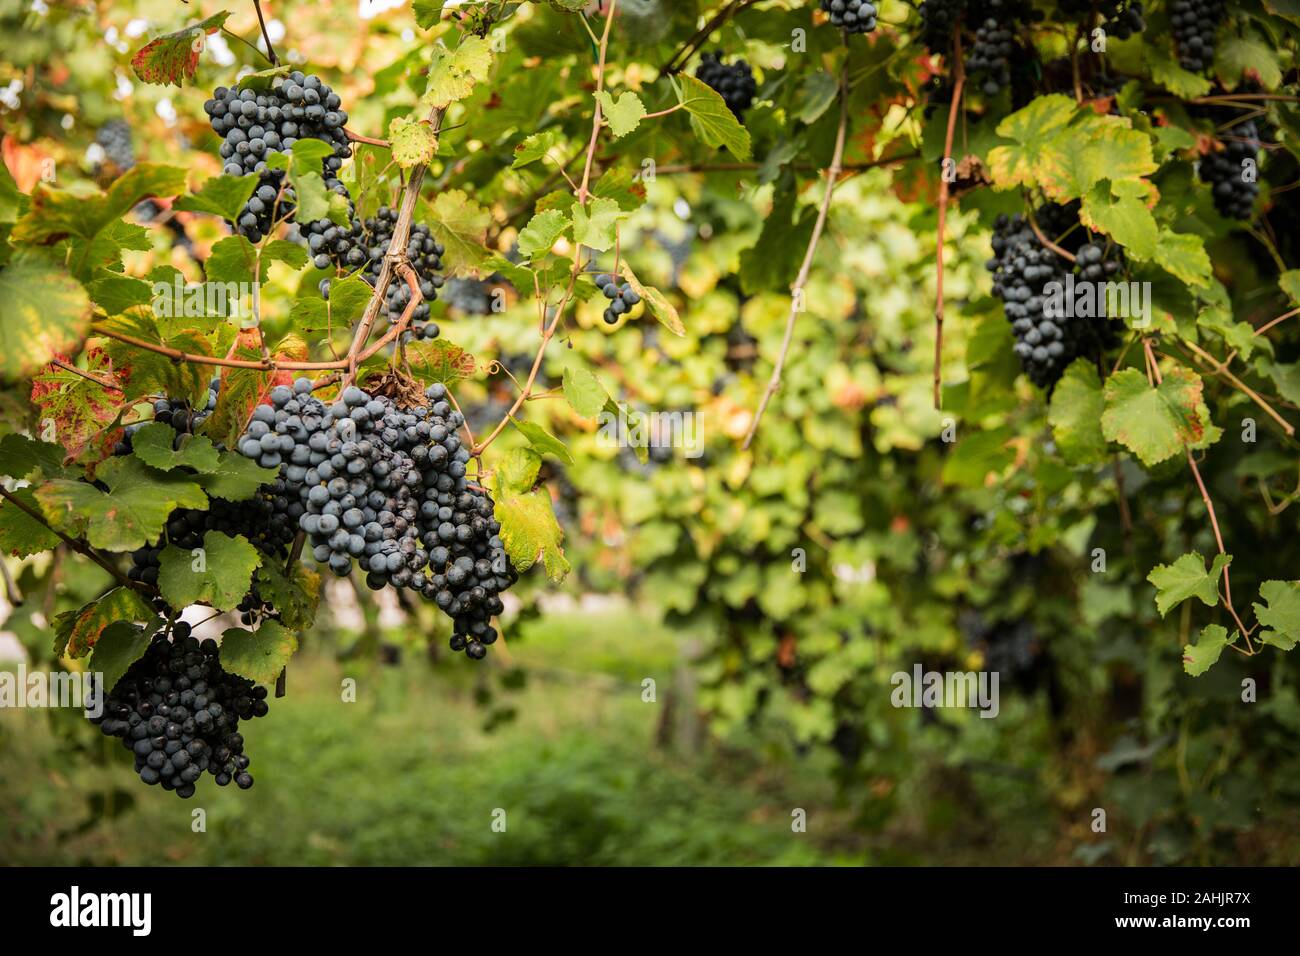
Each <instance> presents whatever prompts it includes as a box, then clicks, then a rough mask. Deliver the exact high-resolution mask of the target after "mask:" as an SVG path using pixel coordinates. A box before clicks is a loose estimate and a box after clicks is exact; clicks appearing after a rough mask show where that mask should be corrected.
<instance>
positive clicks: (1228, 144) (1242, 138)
mask: <svg viewBox="0 0 1300 956" xmlns="http://www.w3.org/2000/svg"><path fill="white" fill-rule="evenodd" d="M1260 146H1261V143H1260V133H1259V127H1258V126H1256V125H1255V122H1254V120H1247V121H1246V122H1244V123H1238V124H1236V125H1235V126H1233V127H1232V128H1231V129H1230V130H1229V132H1228V133H1227V135H1226V136H1225V138H1224V142H1223V149H1222V150H1221V151H1218V152H1213V153H1207V154H1206V155H1204V156H1202V157H1201V161H1200V164H1199V166H1198V170H1197V172H1198V175H1199V176H1200V178H1201V181H1202V182H1204V183H1207V184H1208V185H1209V187H1210V191H1211V194H1212V195H1213V196H1214V208H1215V209H1217V210H1219V215H1221V216H1226V217H1227V218H1229V219H1249V218H1250V217H1251V216H1252V215H1253V214H1254V211H1255V198H1256V197H1257V196H1258V195H1259V183H1258V182H1257V181H1256V176H1254V175H1252V176H1250V177H1249V178H1248V177H1247V176H1246V170H1247V169H1248V168H1249V169H1252V170H1254V169H1255V168H1256V166H1257V164H1258V163H1259V153H1260Z"/></svg>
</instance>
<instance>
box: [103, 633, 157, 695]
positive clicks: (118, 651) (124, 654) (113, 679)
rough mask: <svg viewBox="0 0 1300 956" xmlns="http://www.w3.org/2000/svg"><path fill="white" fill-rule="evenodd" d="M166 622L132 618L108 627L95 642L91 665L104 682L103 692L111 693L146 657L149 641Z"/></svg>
mask: <svg viewBox="0 0 1300 956" xmlns="http://www.w3.org/2000/svg"><path fill="white" fill-rule="evenodd" d="M162 624H163V622H162V620H161V619H159V618H153V619H152V620H150V621H148V623H146V624H145V625H144V626H143V627H141V626H140V625H138V624H132V623H131V622H130V621H114V622H113V623H112V624H110V625H109V626H108V627H106V628H105V629H104V633H103V634H102V635H100V638H99V641H98V643H96V644H95V653H93V654H91V655H90V663H89V665H88V667H89V670H90V672H91V673H92V674H99V675H100V679H101V680H102V681H103V682H104V683H103V686H102V688H101V690H102V691H103V692H105V693H108V692H111V691H112V690H113V688H114V687H116V686H117V682H118V681H120V680H121V679H122V677H123V676H124V675H125V674H126V672H127V671H128V670H130V669H131V665H132V664H134V663H135V662H136V661H138V660H139V659H140V658H142V657H144V653H145V651H147V650H148V649H149V642H150V641H152V640H153V636H154V635H155V634H157V633H158V631H159V629H160V628H161V627H162Z"/></svg>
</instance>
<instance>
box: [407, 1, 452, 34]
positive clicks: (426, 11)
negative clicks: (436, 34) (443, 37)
mask: <svg viewBox="0 0 1300 956" xmlns="http://www.w3.org/2000/svg"><path fill="white" fill-rule="evenodd" d="M445 2H446V0H414V2H413V3H412V4H411V12H412V13H414V14H415V25H416V26H417V27H419V28H420V29H421V30H430V29H432V28H433V27H436V26H437V25H438V21H439V19H441V18H442V6H443V4H444V3H445Z"/></svg>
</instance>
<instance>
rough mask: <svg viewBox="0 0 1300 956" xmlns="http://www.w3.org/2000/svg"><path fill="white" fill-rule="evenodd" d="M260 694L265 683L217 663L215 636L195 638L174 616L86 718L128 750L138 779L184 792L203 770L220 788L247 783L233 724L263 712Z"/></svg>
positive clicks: (239, 739)
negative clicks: (169, 629)
mask: <svg viewBox="0 0 1300 956" xmlns="http://www.w3.org/2000/svg"><path fill="white" fill-rule="evenodd" d="M266 697H267V693H266V688H265V687H258V686H255V685H254V684H253V682H252V681H250V680H248V679H247V678H245V677H240V676H238V675H237V674H230V673H227V672H226V671H225V669H224V668H222V666H221V656H220V650H219V649H218V647H217V644H216V642H215V641H212V640H206V641H203V642H202V643H199V641H198V640H197V639H196V638H195V637H193V636H192V634H191V633H190V626H189V625H188V624H186V623H185V622H183V621H178V622H176V623H175V624H174V625H173V626H172V639H171V640H168V638H167V636H166V634H162V633H160V634H158V635H157V636H155V637H154V639H153V640H152V641H151V642H150V644H149V648H148V650H146V651H145V653H144V656H143V657H141V658H140V659H139V660H137V661H136V662H135V663H134V664H132V665H131V666H130V668H129V669H128V670H127V672H126V673H125V674H124V675H123V676H122V678H121V680H119V681H118V682H117V684H116V685H114V686H113V688H112V689H111V690H110V691H109V692H108V694H107V695H106V697H105V699H104V710H103V712H102V714H101V715H100V716H99V717H97V718H96V717H91V718H90V719H91V721H92V722H93V723H95V724H98V725H99V729H100V730H101V731H102V732H103V733H104V735H105V736H107V737H118V738H120V739H121V741H122V746H123V747H125V748H126V749H128V750H130V751H132V752H133V753H134V754H135V770H136V773H138V774H139V775H140V779H141V780H143V781H144V782H145V783H147V784H149V785H150V786H154V785H158V786H161V787H162V788H163V789H164V790H170V791H172V792H173V793H175V794H176V795H177V796H178V797H182V798H188V797H192V796H194V790H195V784H196V783H197V782H198V779H199V778H200V777H201V776H202V775H203V773H204V771H206V772H208V773H210V774H211V775H212V776H214V777H215V778H216V780H217V785H218V786H221V787H224V786H228V785H229V784H230V783H232V782H233V783H234V784H235V785H236V786H237V787H239V788H240V789H241V790H247V789H248V788H249V787H251V786H252V785H253V777H252V775H251V774H250V773H249V772H248V765H249V759H248V756H247V755H246V754H245V753H244V737H243V735H242V734H241V733H240V732H239V722H240V721H241V720H250V719H252V718H254V717H265V716H266V714H267V711H268V710H269V707H268V705H267V702H266Z"/></svg>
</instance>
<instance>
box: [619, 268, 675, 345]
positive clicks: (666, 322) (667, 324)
mask: <svg viewBox="0 0 1300 956" xmlns="http://www.w3.org/2000/svg"><path fill="white" fill-rule="evenodd" d="M622 269H623V278H624V279H626V280H627V283H628V285H630V286H631V287H632V290H633V291H634V292H636V294H637V295H639V296H640V297H641V301H642V302H644V303H645V307H646V308H647V309H648V310H649V311H650V314H651V315H653V316H654V317H655V318H656V319H657V320H658V321H659V324H660V325H662V326H663V327H664V328H666V329H667V330H668V331H669V332H671V333H673V335H685V334H686V326H685V325H683V324H682V317H681V316H680V315H679V314H678V312H677V307H676V306H675V305H673V304H672V303H671V302H669V301H668V297H667V296H666V295H664V294H663V293H662V292H660V291H659V290H658V289H656V288H653V287H652V286H648V285H645V284H644V283H643V282H642V281H641V280H640V279H638V278H637V277H636V273H635V272H633V271H632V265H631V263H629V262H628V261H627V260H626V259H624V260H623V263H622Z"/></svg>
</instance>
